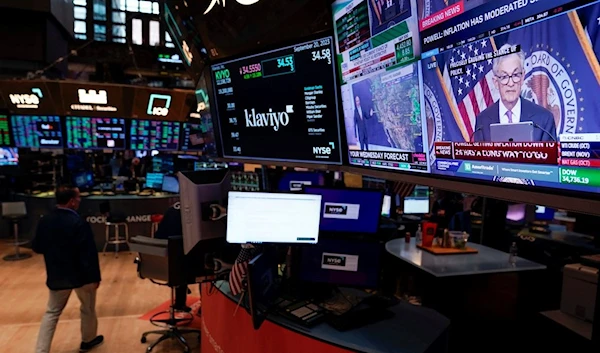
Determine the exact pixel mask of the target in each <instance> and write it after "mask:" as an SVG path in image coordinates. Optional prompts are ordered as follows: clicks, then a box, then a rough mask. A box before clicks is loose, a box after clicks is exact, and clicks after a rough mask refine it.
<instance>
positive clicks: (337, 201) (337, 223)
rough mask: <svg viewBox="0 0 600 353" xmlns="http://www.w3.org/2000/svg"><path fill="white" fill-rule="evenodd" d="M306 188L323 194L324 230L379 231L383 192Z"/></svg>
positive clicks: (317, 193) (322, 224)
mask: <svg viewBox="0 0 600 353" xmlns="http://www.w3.org/2000/svg"><path fill="white" fill-rule="evenodd" d="M304 192H305V193H307V194H314V195H321V196H322V197H323V198H322V201H321V202H322V204H321V226H320V230H321V231H326V232H352V233H377V230H378V228H379V217H380V216H381V205H382V202H383V192H381V191H375V190H363V189H325V188H315V187H305V188H304Z"/></svg>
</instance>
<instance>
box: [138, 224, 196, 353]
mask: <svg viewBox="0 0 600 353" xmlns="http://www.w3.org/2000/svg"><path fill="white" fill-rule="evenodd" d="M130 248H131V250H132V251H135V252H137V253H138V257H137V258H136V260H135V262H136V263H137V266H138V267H137V271H138V275H139V276H140V278H147V279H149V280H150V281H152V283H155V284H158V285H162V286H168V287H170V288H171V306H170V308H169V310H168V311H163V312H160V313H157V314H155V315H153V316H152V317H151V318H150V322H151V323H152V324H153V325H155V326H159V327H164V329H162V330H156V331H148V332H145V333H144V334H142V338H141V342H142V343H146V341H147V336H149V335H160V337H159V338H158V340H157V341H155V342H154V343H152V344H151V345H149V346H148V349H147V351H148V352H151V351H152V350H153V349H154V347H156V346H157V345H158V344H159V343H161V342H163V341H165V340H167V339H175V340H177V342H179V343H180V344H181V346H182V347H183V349H184V352H186V353H187V352H189V351H190V347H189V345H188V343H187V340H186V339H185V337H183V335H184V334H187V333H194V334H197V335H198V340H200V334H201V333H200V332H201V331H200V330H199V329H191V328H180V327H179V326H178V324H181V323H183V324H189V323H191V322H192V320H193V314H191V313H186V312H179V311H178V313H181V315H183V316H184V318H176V317H175V312H176V310H175V309H174V305H175V288H176V287H178V286H181V285H187V284H190V282H192V283H193V281H190V280H189V279H188V277H189V276H188V275H187V272H186V265H185V259H184V254H183V239H182V238H181V237H171V238H169V240H165V239H153V238H149V237H143V236H136V237H133V238H131V243H130ZM165 313H168V314H169V318H168V319H157V317H158V316H160V315H164V314H165Z"/></svg>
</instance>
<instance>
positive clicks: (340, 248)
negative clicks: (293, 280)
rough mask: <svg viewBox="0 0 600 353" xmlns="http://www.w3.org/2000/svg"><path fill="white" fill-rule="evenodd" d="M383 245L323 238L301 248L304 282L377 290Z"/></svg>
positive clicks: (300, 275) (373, 242)
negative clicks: (317, 242)
mask: <svg viewBox="0 0 600 353" xmlns="http://www.w3.org/2000/svg"><path fill="white" fill-rule="evenodd" d="M382 251H383V243H381V242H378V241H364V240H352V239H321V240H320V241H319V244H317V245H316V246H314V247H313V246H311V247H306V248H303V249H301V255H300V273H299V277H300V279H301V280H302V281H306V282H314V283H328V284H332V285H338V286H348V287H360V288H376V287H377V286H378V284H379V277H380V272H381V259H382Z"/></svg>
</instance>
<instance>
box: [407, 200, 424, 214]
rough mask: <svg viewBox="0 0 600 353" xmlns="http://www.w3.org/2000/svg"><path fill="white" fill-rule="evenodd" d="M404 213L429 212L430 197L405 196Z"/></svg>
mask: <svg viewBox="0 0 600 353" xmlns="http://www.w3.org/2000/svg"><path fill="white" fill-rule="evenodd" d="M403 212H404V214H428V213H429V197H405V198H404V209H403Z"/></svg>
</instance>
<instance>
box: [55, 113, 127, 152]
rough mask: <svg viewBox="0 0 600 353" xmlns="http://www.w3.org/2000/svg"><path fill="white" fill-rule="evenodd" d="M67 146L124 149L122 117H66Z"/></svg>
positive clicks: (123, 121)
mask: <svg viewBox="0 0 600 353" xmlns="http://www.w3.org/2000/svg"><path fill="white" fill-rule="evenodd" d="M66 128H67V131H66V135H67V148H78V149H97V148H98V149H103V148H114V149H124V148H125V146H126V129H125V119H123V118H87V117H86V118H80V117H67V118H66Z"/></svg>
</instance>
